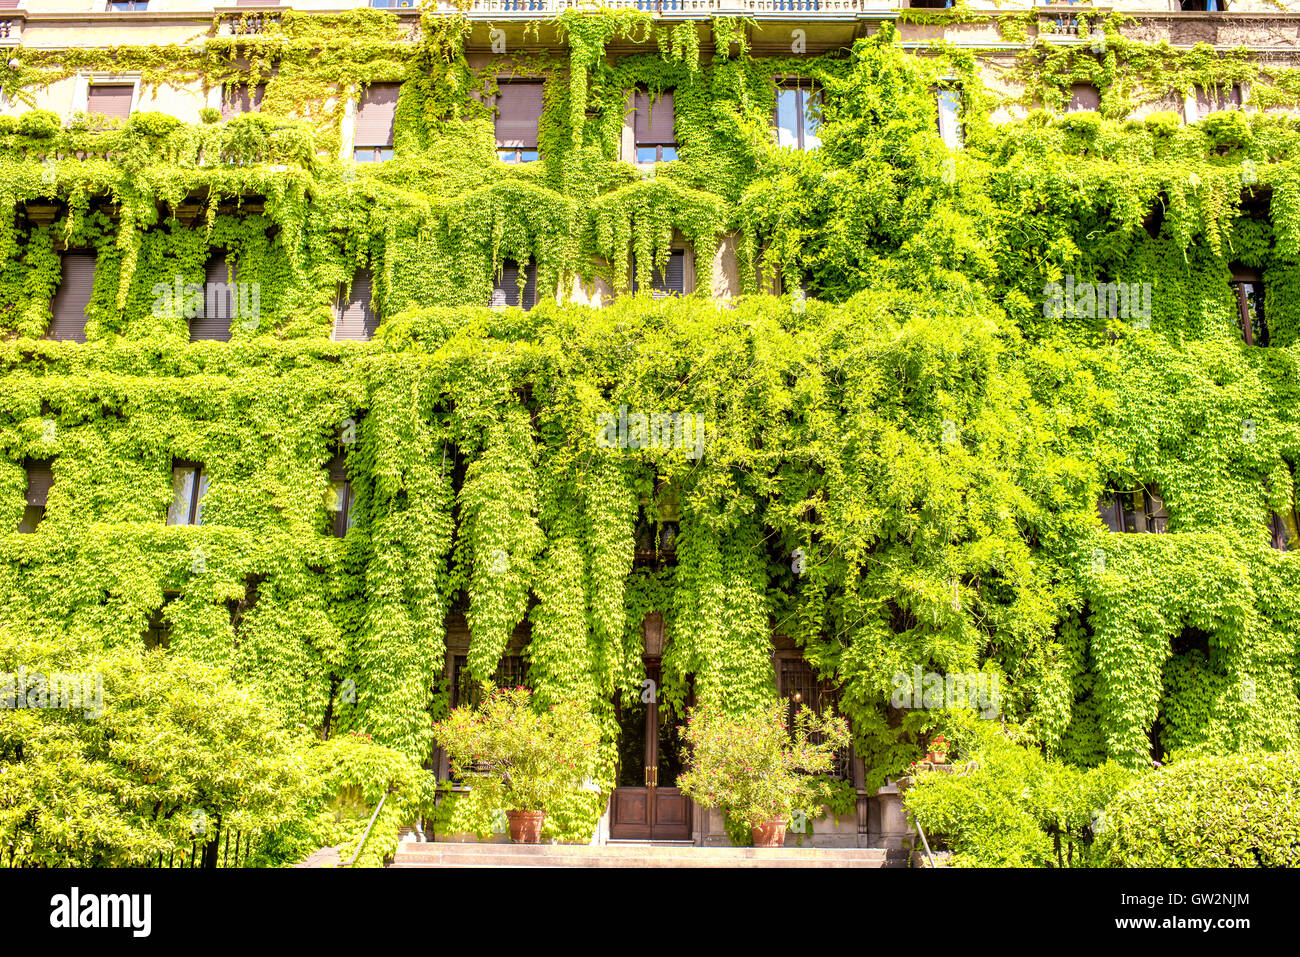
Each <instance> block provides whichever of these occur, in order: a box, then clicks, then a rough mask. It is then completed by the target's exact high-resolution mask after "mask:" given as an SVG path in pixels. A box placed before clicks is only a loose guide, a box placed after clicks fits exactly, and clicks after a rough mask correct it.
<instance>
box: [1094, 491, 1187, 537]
mask: <svg viewBox="0 0 1300 957" xmlns="http://www.w3.org/2000/svg"><path fill="white" fill-rule="evenodd" d="M1097 511H1098V513H1099V514H1100V515H1101V519H1102V521H1103V522H1105V523H1106V527H1107V528H1109V529H1110V530H1111V531H1112V532H1155V533H1157V534H1164V533H1165V532H1167V531H1168V530H1169V510H1168V509H1166V508H1165V501H1164V499H1163V498H1162V497H1161V495H1160V489H1159V488H1158V487H1157V486H1155V485H1144V486H1142V487H1141V488H1139V489H1137V490H1136V491H1132V492H1118V491H1109V492H1107V493H1106V494H1105V495H1103V496H1102V497H1101V499H1100V500H1099V501H1098V502H1097Z"/></svg>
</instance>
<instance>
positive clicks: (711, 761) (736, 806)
mask: <svg viewBox="0 0 1300 957" xmlns="http://www.w3.org/2000/svg"><path fill="white" fill-rule="evenodd" d="M684 734H685V739H686V743H687V746H688V747H689V748H690V769H689V770H688V771H687V772H686V773H685V774H684V775H682V776H681V777H679V778H678V779H677V783H678V786H679V787H681V789H682V791H683V793H685V794H686V795H687V796H689V797H690V798H691V799H692V800H694V801H695V802H696V803H697V804H700V805H701V806H703V807H718V808H722V809H723V810H724V811H726V812H727V814H728V815H729V816H730V817H732V818H733V819H736V820H740V821H744V822H745V823H746V824H748V825H749V826H750V827H758V826H761V825H763V824H766V823H768V822H769V821H784V820H787V819H789V817H790V815H791V813H792V812H793V811H794V810H795V809H799V808H802V809H805V810H810V809H811V808H810V807H809V805H811V804H813V803H814V801H815V798H816V795H817V794H819V793H820V791H819V788H818V783H817V781H816V780H815V779H814V778H813V777H811V775H813V774H825V773H826V772H828V771H830V770H831V768H832V765H833V763H834V758H835V752H836V751H838V750H839V749H841V748H843V747H845V746H846V745H847V744H848V742H849V727H848V723H847V722H846V721H845V720H844V719H843V718H841V717H837V716H834V715H826V716H824V717H819V716H818V715H816V714H814V713H813V712H812V711H811V710H809V708H808V707H807V706H806V705H805V706H803V707H801V708H800V709H799V711H798V713H797V714H796V715H795V720H794V728H793V729H791V728H790V727H789V722H788V721H787V718H786V704H785V702H784V701H774V702H773V703H772V704H770V705H769V706H768V707H766V708H764V709H763V710H762V711H758V712H749V713H745V714H735V715H733V714H726V713H724V712H721V711H718V710H716V709H713V708H706V707H699V708H696V709H695V710H694V711H692V713H691V715H690V717H688V718H687V719H686V727H685V732H684Z"/></svg>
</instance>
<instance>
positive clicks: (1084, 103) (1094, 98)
mask: <svg viewBox="0 0 1300 957" xmlns="http://www.w3.org/2000/svg"><path fill="white" fill-rule="evenodd" d="M1100 106H1101V91H1100V90H1098V89H1097V88H1096V87H1095V86H1093V85H1092V84H1091V83H1076V84H1074V86H1072V87H1070V112H1071V113H1074V112H1076V111H1078V110H1095V109H1098V108H1099V107H1100Z"/></svg>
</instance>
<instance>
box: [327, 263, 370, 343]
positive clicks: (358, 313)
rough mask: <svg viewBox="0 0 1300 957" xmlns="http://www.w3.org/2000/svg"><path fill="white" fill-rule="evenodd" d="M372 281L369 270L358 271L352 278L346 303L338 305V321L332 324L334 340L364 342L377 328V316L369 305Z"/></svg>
mask: <svg viewBox="0 0 1300 957" xmlns="http://www.w3.org/2000/svg"><path fill="white" fill-rule="evenodd" d="M373 290H374V281H373V278H372V276H371V273H370V270H369V269H358V270H357V274H356V275H355V276H353V277H352V289H351V291H350V292H349V294H348V298H347V301H346V302H342V303H340V308H339V316H338V320H337V321H336V322H335V324H334V338H335V339H356V340H360V341H365V340H367V339H370V338H372V337H373V336H374V334H375V330H376V329H378V328H379V315H378V314H377V313H376V312H375V309H374V306H373V305H372V304H371V297H372V295H373Z"/></svg>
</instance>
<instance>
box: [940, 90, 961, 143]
mask: <svg viewBox="0 0 1300 957" xmlns="http://www.w3.org/2000/svg"><path fill="white" fill-rule="evenodd" d="M938 98H939V135H940V136H941V137H943V141H944V143H945V144H946V145H947V147H948V149H950V150H959V149H961V148H962V145H963V136H962V129H961V90H960V89H959V88H957V87H950V88H948V89H945V90H940V91H939V92H938Z"/></svg>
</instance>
